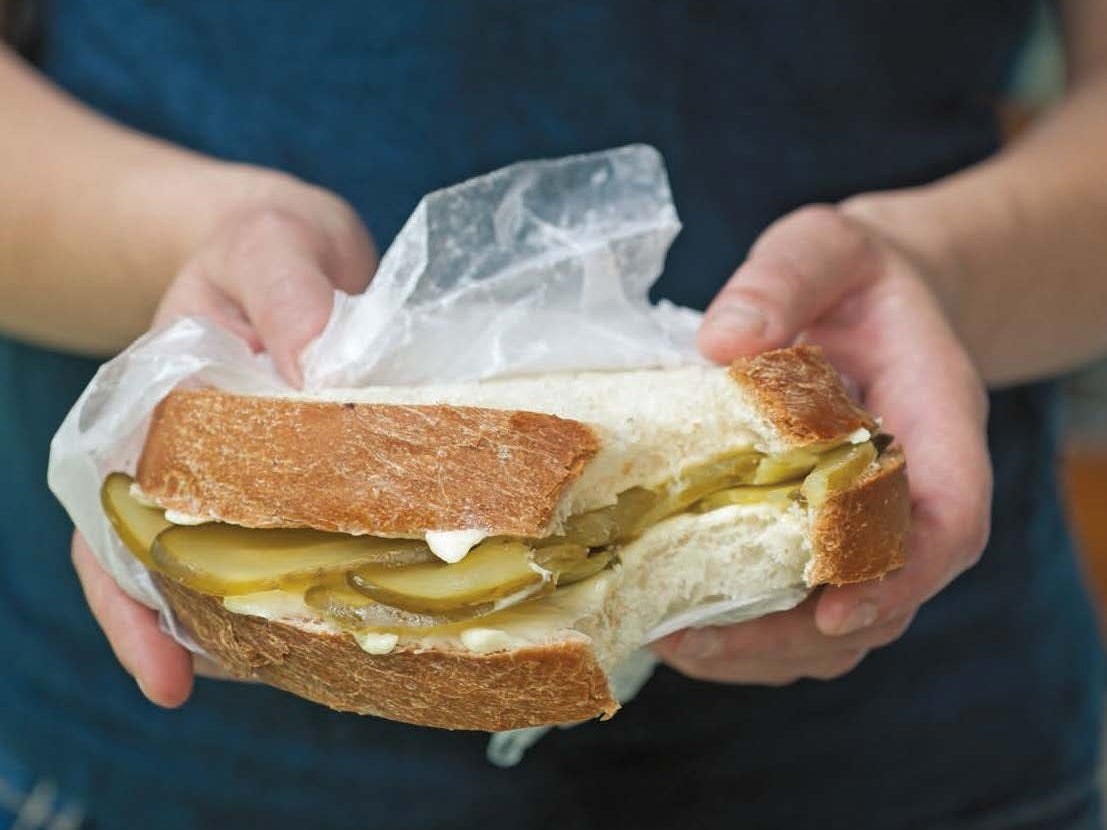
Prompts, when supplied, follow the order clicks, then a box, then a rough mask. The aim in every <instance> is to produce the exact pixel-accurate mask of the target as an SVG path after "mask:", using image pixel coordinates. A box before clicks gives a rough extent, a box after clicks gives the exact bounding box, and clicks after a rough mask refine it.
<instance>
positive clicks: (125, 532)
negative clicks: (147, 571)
mask: <svg viewBox="0 0 1107 830" xmlns="http://www.w3.org/2000/svg"><path fill="white" fill-rule="evenodd" d="M131 484H132V479H131V477H130V476H128V475H124V474H123V473H112V474H111V475H110V476H108V477H107V478H106V479H104V484H103V486H101V488H100V504H101V505H102V506H103V508H104V512H105V513H106V514H107V516H108V519H109V521H111V524H112V527H114V528H115V532H116V533H118V534H119V538H120V539H121V540H122V541H123V544H124V545H126V546H127V549H128V550H130V552H131V553H133V554H134V555H135V556H136V557H138V558H139V560H141V562H142V564H144V565H146V567H148V568H153V567H155V565H154V560H153V559H152V558H151V556H150V546H151V545H153V544H154V538H155V537H156V536H157V535H158V534H159V533H161V532H162V531H163V530H165V529H166V528H169V527H172V525H171V524H170V522H169V521H167V520H166V518H165V513H164V512H163V511H161V510H158V509H157V508H155V507H147V506H146V505H144V504H141V503H139V502H138V501H137V500H136V499H135V498H134V496H132V495H131Z"/></svg>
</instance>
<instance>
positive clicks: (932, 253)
mask: <svg viewBox="0 0 1107 830" xmlns="http://www.w3.org/2000/svg"><path fill="white" fill-rule="evenodd" d="M845 210H846V211H847V212H850V213H852V214H853V215H854V216H855V217H857V218H859V219H861V220H862V221H864V222H867V223H869V224H871V225H874V226H875V227H876V228H877V229H878V230H880V231H882V232H884V233H885V234H886V235H887V236H889V237H890V238H891V239H892V240H893V241H894V242H896V243H898V244H900V245H901V246H903V247H904V248H905V249H906V250H907V251H908V253H910V254H912V255H914V256H915V257H917V258H918V260H919V261H920V262H922V263H923V265H924V268H925V270H926V271H927V272H928V273H929V274H930V275H931V276H932V281H933V287H934V289H935V292H936V293H937V295H938V297H939V299H940V300H941V302H942V303H943V305H944V306H945V307H946V309H947V311H948V312H949V314H950V317H951V318H952V320H953V322H954V325H955V326H956V328H957V331H958V333H959V334H960V336H961V337H962V339H963V341H964V342H965V344H966V346H967V347H968V349H969V352H970V353H971V355H972V356H973V358H974V360H975V361H976V363H977V366H978V367H979V369H980V371H981V373H982V375H983V376H984V378H985V380H986V381H988V382H989V383H991V384H1005V383H1012V382H1017V381H1020V380H1027V379H1030V378H1034V377H1040V376H1044V375H1048V374H1051V373H1056V372H1060V371H1064V370H1066V369H1069V368H1072V367H1074V366H1076V365H1079V364H1080V363H1081V362H1084V361H1087V360H1089V359H1091V358H1093V357H1095V356H1097V355H1099V354H1102V353H1104V352H1107V73H1104V72H1100V73H1098V74H1093V75H1091V76H1090V77H1088V78H1087V79H1086V80H1084V81H1083V83H1081V84H1080V85H1079V86H1078V87H1077V88H1075V89H1074V90H1073V91H1072V92H1071V93H1070V95H1069V96H1068V98H1067V100H1066V101H1065V102H1064V103H1063V104H1062V105H1061V106H1059V107H1058V108H1057V109H1055V110H1054V111H1053V112H1052V113H1051V114H1050V115H1049V116H1048V117H1046V118H1045V119H1043V121H1042V123H1040V124H1039V125H1037V126H1035V127H1034V128H1033V129H1032V130H1031V131H1030V132H1029V133H1028V134H1026V135H1024V136H1023V137H1021V138H1020V139H1019V140H1018V141H1017V142H1015V143H1014V144H1012V145H1011V146H1009V147H1008V148H1006V149H1005V150H1004V151H1003V152H1001V153H1000V154H999V155H997V156H996V157H995V158H993V159H991V160H989V161H987V162H985V163H982V164H980V165H977V166H976V167H973V168H971V169H969V170H967V171H965V172H963V173H960V174H957V175H955V176H952V177H950V178H948V179H945V180H942V181H939V182H937V183H935V184H933V185H930V186H927V187H923V188H917V189H913V190H904V191H896V192H891V193H885V194H870V195H866V196H862V197H859V198H857V199H853V200H850V201H849V202H847V203H846V205H845Z"/></svg>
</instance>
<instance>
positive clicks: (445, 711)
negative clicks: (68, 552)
mask: <svg viewBox="0 0 1107 830" xmlns="http://www.w3.org/2000/svg"><path fill="white" fill-rule="evenodd" d="M155 580H156V581H157V583H158V585H159V587H160V588H161V589H162V592H163V593H164V594H165V596H166V598H167V599H168V600H169V604H170V605H171V606H172V607H173V611H174V613H175V614H176V615H177V618H178V619H179V620H180V621H181V622H182V623H183V624H184V625H185V627H186V628H187V630H188V631H189V633H190V634H191V635H192V637H193V638H194V639H195V640H196V642H197V643H198V644H199V645H200V646H202V647H203V648H204V649H205V650H206V651H207V652H208V653H209V654H211V655H213V656H214V657H215V658H216V659H217V660H218V661H219V662H220V663H221V664H222V665H223V667H224V668H226V669H227V670H228V671H229V672H230V673H231V674H233V675H235V676H236V677H239V678H244V679H245V678H251V679H257V680H261V681H263V682H265V683H268V684H270V685H271V686H276V687H277V688H279V689H284V690H286V691H289V692H292V693H293V694H295V695H299V696H300V697H304V698H307V699H308V700H313V701H315V702H316V703H322V704H324V705H325V706H329V707H330V708H332V709H337V710H339V711H343V712H357V713H358V714H362V715H378V716H380V717H385V718H389V719H391V720H397V721H403V722H405V723H414V724H418V725H421V726H435V727H439V728H442V729H475V730H485V731H489V732H494V731H500V730H504V729H518V728H520V727H524V726H545V725H549V724H555V723H571V722H574V721H580V720H588V719H590V718H595V717H603V718H605V719H606V718H608V717H611V715H613V714H614V713H615V711H616V710H617V709H618V708H619V704H618V702H616V700H615V699H614V698H613V697H612V696H611V690H610V688H609V686H608V683H607V677H606V675H605V674H604V672H603V670H602V669H601V668H600V666H599V664H598V663H597V662H596V660H595V657H594V656H593V654H592V651H591V650H590V649H589V647H588V644H587V643H585V642H583V641H580V640H572V641H566V642H563V643H558V644H555V645H550V646H543V647H538V646H534V647H528V648H523V649H518V650H516V651H511V652H496V653H492V654H475V653H471V652H462V651H442V650H432V651H415V650H412V649H408V650H402V649H397V650H396V651H394V652H393V653H391V654H385V655H376V654H369V653H367V652H365V651H363V650H362V649H361V648H360V647H359V646H358V645H357V644H356V643H355V642H354V641H353V639H352V638H351V637H350V636H349V635H346V634H329V633H314V632H307V631H303V630H301V629H298V628H295V627H293V626H292V625H288V624H285V623H279V622H270V621H268V620H264V619H262V618H260V617H251V616H246V615H243V614H235V613H232V612H230V611H228V610H227V609H225V608H224V607H223V604H222V602H221V601H220V600H219V598H218V597H210V596H206V595H204V594H200V593H197V592H195V591H192V590H190V589H188V588H185V587H183V586H181V585H178V584H176V583H174V582H171V581H169V580H167V579H165V578H163V577H160V576H157V575H155Z"/></svg>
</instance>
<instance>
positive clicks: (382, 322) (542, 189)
mask: <svg viewBox="0 0 1107 830" xmlns="http://www.w3.org/2000/svg"><path fill="white" fill-rule="evenodd" d="M679 229H680V222H679V221H678V219H677V214H676V210H675V209H674V207H673V204H672V199H671V196H670V192H669V185H668V181H667V179H666V175H665V169H664V165H663V163H662V160H661V157H660V155H659V154H658V153H657V151H656V150H654V149H653V148H651V147H646V146H630V147H622V148H618V149H615V150H610V151H606V152H600V153H594V154H590V155H583V156H572V157H568V158H564V159H557V160H552V161H539V162H527V163H521V164H516V165H513V166H511V167H507V168H504V169H503V170H499V171H496V172H494V173H491V174H489V175H487V176H482V177H480V178H476V179H473V180H471V181H468V182H465V183H463V184H460V185H457V186H456V187H451V188H447V189H445V190H441V191H438V192H436V193H432V194H430V195H429V196H427V197H426V198H425V199H424V200H423V201H422V202H421V203H420V204H419V206H418V207H417V208H416V209H415V212H414V213H413V214H412V216H411V218H410V219H409V220H408V222H407V224H406V225H405V226H404V228H403V230H402V231H401V232H400V233H399V235H398V236H397V237H396V239H395V241H394V242H393V243H392V245H391V247H390V248H389V250H388V252H387V253H386V254H385V256H384V258H383V260H382V261H381V264H380V268H379V270H378V272H377V275H376V276H375V278H374V280H373V282H372V284H371V285H370V287H369V289H368V290H367V291H366V292H365V293H364V294H363V295H360V296H348V295H345V294H342V293H341V292H338V293H337V294H336V301H335V306H334V311H333V313H332V315H331V318H330V320H329V322H328V324H327V326H326V329H325V330H324V331H323V333H322V334H321V335H320V336H319V337H318V338H317V339H316V340H315V341H314V342H313V343H312V344H311V345H310V346H309V347H308V348H307V349H306V350H305V352H304V355H303V359H302V368H303V370H304V378H305V386H306V388H307V389H309V390H311V389H323V388H328V387H349V386H364V385H372V384H389V385H408V384H425V383H434V382H449V381H459V380H471V379H477V378H492V377H503V376H508V375H520V374H531V373H535V372H546V371H554V370H579V369H622V368H639V367H652V366H667V365H676V364H682V363H689V362H698V361H701V360H702V359H701V358H700V357H699V356H698V354H697V353H696V350H695V346H694V339H695V330H696V327H697V326H698V323H699V315H698V314H697V313H696V312H693V311H690V310H688V309H683V308H678V307H676V306H673V305H671V304H667V303H662V304H660V305H658V306H651V305H650V303H649V301H648V298H647V292H648V290H649V287H650V285H651V284H652V283H653V282H654V280H656V279H657V277H658V276H659V275H660V273H661V269H662V267H663V265H664V259H665V253H666V251H667V250H668V247H669V245H670V243H671V242H672V240H673V238H674V237H675V236H676V234H677V232H678V231H679ZM181 384H186V385H210V386H215V387H218V388H221V389H225V390H228V391H231V392H240V393H253V394H265V393H267V392H274V391H277V390H281V389H282V388H283V382H282V381H281V379H280V378H279V377H278V376H277V374H276V372H275V371H274V370H273V368H272V366H271V364H270V363H269V361H268V360H267V359H266V358H265V357H264V356H257V355H254V354H252V353H251V352H250V350H249V349H248V348H247V347H246V346H245V345H244V344H243V343H242V342H240V341H239V340H237V339H236V338H235V337H233V336H231V335H230V334H227V333H225V332H223V331H222V330H220V329H218V328H217V327H215V326H214V325H213V324H211V323H209V322H207V321H205V320H202V319H182V320H179V321H178V322H176V323H175V324H173V325H172V326H170V327H168V328H167V329H164V330H162V331H159V332H155V333H151V334H148V335H146V336H144V337H142V338H140V339H139V340H138V341H136V342H135V343H134V344H133V345H132V346H130V347H129V348H128V349H127V350H126V351H124V352H123V353H122V354H120V355H119V356H118V357H116V358H115V359H114V360H112V361H110V362H109V363H107V364H105V365H104V366H103V367H102V368H101V369H100V371H99V372H98V373H97V374H96V377H95V378H94V379H93V381H92V383H91V384H90V385H89V387H88V388H87V389H86V390H85V392H84V394H83V395H82V396H81V398H80V399H79V400H78V401H77V403H76V405H74V407H73V409H72V410H71V411H70V413H69V415H68V417H67V418H66V419H65V422H64V423H63V424H62V426H61V428H60V429H59V430H58V433H57V435H56V436H55V437H54V441H53V443H52V445H51V453H50V468H49V483H50V488H51V489H52V490H53V491H54V493H55V494H56V495H57V497H58V499H59V500H60V501H61V502H62V504H63V505H64V506H65V508H66V510H68V512H69V515H70V516H71V518H72V519H73V522H74V524H76V526H77V527H78V528H79V529H80V531H81V532H82V533H83V534H84V535H85V537H86V538H87V539H88V541H89V544H90V545H91V547H92V549H93V551H94V552H95V554H96V556H97V558H98V559H99V561H100V562H101V564H102V565H103V566H104V567H105V568H106V569H107V570H108V571H109V572H110V573H111V574H112V576H113V577H114V578H115V579H116V581H117V582H118V583H119V584H120V586H122V587H123V589H124V590H125V591H126V592H127V593H128V594H130V595H131V596H133V597H135V598H136V599H138V600H139V601H141V602H143V603H145V604H147V605H149V606H151V607H153V608H157V609H159V610H160V611H161V612H162V617H163V623H164V625H165V626H166V628H167V630H169V631H171V632H172V633H173V634H174V636H176V637H177V638H178V639H179V640H180V641H181V642H183V643H185V644H186V645H188V646H189V647H190V648H193V650H197V649H196V647H195V645H194V644H193V643H191V642H189V640H188V639H187V636H186V635H185V633H184V632H182V631H180V630H178V628H177V626H176V625H175V623H174V621H173V619H172V617H171V615H170V613H169V610H168V607H167V606H166V604H165V602H164V600H163V599H162V597H161V596H160V595H159V593H158V591H157V590H156V588H155V587H154V585H153V583H152V581H151V579H150V578H149V575H148V574H147V572H146V571H145V569H144V568H143V566H142V565H141V564H140V563H139V562H138V561H137V560H136V559H135V558H134V557H133V556H131V555H130V554H129V553H128V552H127V551H126V549H125V548H124V547H123V546H122V544H121V543H120V542H119V540H118V538H117V537H116V535H115V533H114V532H113V531H112V529H111V525H110V524H109V522H108V521H107V519H106V518H105V516H104V514H103V512H102V510H101V508H100V499H99V489H100V484H101V482H102V481H103V480H104V477H105V476H106V475H107V474H108V473H111V472H115V471H122V472H126V473H129V474H133V473H134V471H135V466H136V463H137V460H138V456H139V454H140V452H141V449H142V444H143V441H144V438H145V433H146V430H147V427H148V424H149V419H150V415H151V413H152V411H153V409H154V407H155V406H156V404H157V403H158V401H159V400H160V399H161V398H162V397H163V396H164V395H165V394H167V393H168V392H169V391H170V390H171V389H173V388H174V387H176V386H178V385H181ZM798 599H799V596H792V595H789V596H787V597H784V596H780V597H767V598H765V603H766V606H765V607H766V608H767V609H769V610H778V609H779V608H780V607H785V606H787V605H791V604H794V603H795V602H796V601H798ZM749 610H750V609H748V608H747V609H735V608H716V607H712V608H709V609H704V611H705V615H700V616H698V617H696V616H691V617H688V616H686V617H685V618H684V619H682V620H681V621H680V623H681V624H684V625H689V624H703V623H704V622H705V621H706V619H707V618H708V617H711V618H714V617H717V616H718V615H719V614H720V613H730V614H734V613H739V614H742V613H746V615H747V616H748V612H749ZM759 612H761V613H763V611H760V610H759ZM668 629H669V630H672V627H671V626H669V627H668ZM660 633H664V632H662V631H661V630H660V629H659V631H658V634H659V635H660ZM649 662H650V661H648V660H639V661H637V663H636V665H641V666H643V667H645V666H648V665H649ZM646 671H647V670H646V669H645V668H643V669H641V670H639V671H637V672H636V673H632V674H634V675H635V677H634V678H631V680H630V681H628V682H627V683H626V684H625V686H626V688H628V689H629V688H634V687H636V685H640V683H641V679H642V678H643V677H644V676H645V674H643V672H646Z"/></svg>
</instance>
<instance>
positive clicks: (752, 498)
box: [692, 481, 802, 513]
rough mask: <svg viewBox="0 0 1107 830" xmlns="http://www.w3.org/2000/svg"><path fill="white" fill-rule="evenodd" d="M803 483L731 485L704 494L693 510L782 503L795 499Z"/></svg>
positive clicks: (703, 511)
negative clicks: (735, 505) (715, 491)
mask: <svg viewBox="0 0 1107 830" xmlns="http://www.w3.org/2000/svg"><path fill="white" fill-rule="evenodd" d="M801 485H802V482H799V481H793V482H791V483H789V484H770V485H761V486H758V485H756V484H747V485H745V486H743V487H730V488H728V489H726V490H719V491H718V492H717V493H712V494H711V495H710V496H704V497H703V498H702V499H700V500H699V501H698V502H696V503H695V504H694V505H692V510H693V511H695V512H696V513H708V512H710V511H712V510H718V509H719V508H720V507H729V506H730V505H732V504H769V503H775V504H781V503H784V502H788V501H794V500H795V499H796V498H797V497H798V496H799V494H800V487H801Z"/></svg>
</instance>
